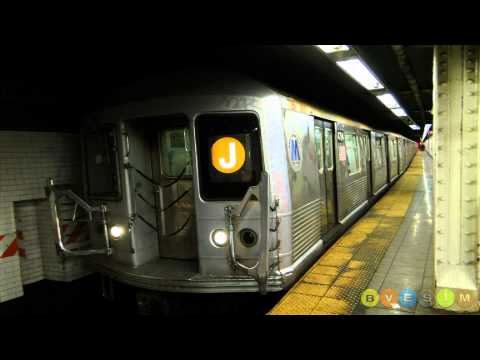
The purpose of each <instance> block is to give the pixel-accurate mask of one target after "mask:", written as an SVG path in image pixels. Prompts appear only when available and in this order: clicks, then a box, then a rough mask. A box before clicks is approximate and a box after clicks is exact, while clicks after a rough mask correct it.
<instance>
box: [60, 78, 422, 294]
mask: <svg viewBox="0 0 480 360" xmlns="http://www.w3.org/2000/svg"><path fill="white" fill-rule="evenodd" d="M185 80H186V81H185V82H183V83H182V81H181V80H179V79H178V78H177V79H176V81H175V83H171V82H170V83H169V82H168V81H165V82H162V83H160V84H158V87H159V88H160V89H161V91H160V94H159V95H156V96H153V97H151V98H149V99H148V100H138V101H131V102H129V103H125V104H122V105H118V106H114V107H111V108H108V109H105V110H104V111H102V112H99V113H96V114H94V115H92V116H90V117H89V118H88V119H86V121H85V124H84V129H83V132H82V139H83V155H84V161H83V163H84V185H85V192H84V194H83V196H84V198H85V199H86V202H87V203H89V204H94V205H91V206H97V207H96V209H98V208H100V205H101V204H103V205H104V209H105V211H104V212H103V213H102V216H103V222H102V218H101V217H100V216H99V214H97V215H94V216H93V217H92V218H91V220H92V221H91V222H90V238H91V241H92V246H94V247H96V248H101V247H102V246H104V245H103V244H106V247H108V249H107V250H108V251H105V253H106V254H100V255H99V254H96V255H93V256H91V257H90V259H92V260H93V262H94V264H95V265H96V266H97V268H98V270H99V271H100V272H102V273H103V274H105V275H107V276H109V277H111V278H112V279H115V280H117V281H120V282H124V283H127V284H130V285H133V286H136V287H139V288H146V289H152V290H160V291H172V292H256V291H260V292H268V291H279V290H282V289H285V288H287V287H289V286H290V285H291V284H292V283H293V282H294V281H295V280H297V279H298V278H299V276H301V274H302V273H303V272H304V271H305V270H306V268H307V267H308V266H309V265H310V264H312V262H313V261H315V260H316V259H317V258H318V256H319V254H320V253H321V251H322V250H324V249H325V247H326V246H327V245H328V244H329V243H331V242H332V241H334V240H335V239H336V238H338V236H339V235H340V234H341V233H342V232H344V231H345V230H346V229H347V228H348V227H349V226H350V225H351V224H352V223H353V222H354V221H355V220H356V219H357V218H358V216H360V214H361V213H362V211H364V210H365V209H367V207H368V206H369V205H371V204H372V203H373V202H374V201H376V200H377V199H378V197H379V196H380V195H381V193H382V192H383V191H385V190H386V188H387V187H388V185H389V184H391V183H392V182H393V181H395V179H397V178H398V177H399V176H400V175H401V174H402V173H403V172H404V171H405V170H406V169H407V167H408V165H409V164H410V161H411V160H412V157H413V155H414V153H415V143H414V142H412V141H410V140H408V139H406V138H404V137H402V136H400V135H397V134H392V133H384V132H381V131H377V130H374V129H371V128H369V127H368V126H365V125H363V124H361V123H359V122H355V121H352V120H349V119H346V118H343V117H341V116H339V115H336V114H333V113H330V112H328V111H324V110H321V109H318V108H315V107H312V106H309V105H307V104H304V103H302V102H299V101H296V100H294V99H292V98H289V97H286V96H284V95H282V94H280V93H278V92H276V91H274V90H272V89H270V88H268V87H266V86H264V85H262V84H259V83H257V82H255V81H251V80H247V79H244V78H241V77H236V76H233V75H229V76H228V77H227V76H226V75H225V76H217V77H208V76H206V75H205V76H204V78H203V79H199V80H198V81H195V80H193V79H192V78H187V79H185ZM232 139H234V140H232ZM234 143H235V144H237V145H234ZM222 144H223V145H222ZM222 146H223V147H222ZM235 146H238V148H235ZM215 147H217V148H215ZM242 149H243V150H242ZM215 151H217V153H215ZM222 151H223V152H222ZM242 151H243V152H242ZM222 154H223V158H222ZM242 156H243V157H242ZM216 157H217V158H216ZM219 159H220V160H219ZM219 161H220V163H221V164H222V161H223V165H224V168H223V170H222V168H219V166H220V165H218V162H219ZM215 164H217V165H215ZM223 165H222V166H223ZM236 165H239V166H240V168H239V169H236V167H237V166H236ZM219 169H220V170H219ZM112 227H116V229H117V230H118V231H117V232H118V234H113V235H112ZM114 235H115V236H114ZM60 238H61V234H60ZM99 252H100V251H99ZM73 253H74V251H72V252H71V254H72V255H73Z"/></svg>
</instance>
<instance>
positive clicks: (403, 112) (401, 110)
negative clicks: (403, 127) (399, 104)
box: [390, 108, 408, 117]
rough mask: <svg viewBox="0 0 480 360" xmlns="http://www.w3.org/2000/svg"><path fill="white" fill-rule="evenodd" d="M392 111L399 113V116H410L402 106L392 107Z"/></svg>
mask: <svg viewBox="0 0 480 360" xmlns="http://www.w3.org/2000/svg"><path fill="white" fill-rule="evenodd" d="M390 110H392V112H393V113H394V114H395V115H397V116H398V117H403V116H408V115H407V113H406V112H405V110H403V109H402V108H396V109H390Z"/></svg>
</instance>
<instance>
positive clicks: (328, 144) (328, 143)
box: [325, 128, 333, 170]
mask: <svg viewBox="0 0 480 360" xmlns="http://www.w3.org/2000/svg"><path fill="white" fill-rule="evenodd" d="M332 150H333V146H332V130H331V129H330V128H325V159H326V160H327V169H328V170H332V169H333V154H332Z"/></svg>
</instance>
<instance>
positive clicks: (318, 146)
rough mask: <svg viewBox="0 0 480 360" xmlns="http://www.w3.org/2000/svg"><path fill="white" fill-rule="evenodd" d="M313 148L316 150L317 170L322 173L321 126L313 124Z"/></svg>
mask: <svg viewBox="0 0 480 360" xmlns="http://www.w3.org/2000/svg"><path fill="white" fill-rule="evenodd" d="M315 149H316V150H317V161H318V170H319V171H320V173H323V143H322V128H321V127H320V126H315Z"/></svg>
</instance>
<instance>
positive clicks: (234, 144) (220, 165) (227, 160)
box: [211, 136, 245, 174]
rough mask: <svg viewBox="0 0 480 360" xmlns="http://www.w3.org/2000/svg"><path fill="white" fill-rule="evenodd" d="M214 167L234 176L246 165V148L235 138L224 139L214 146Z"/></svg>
mask: <svg viewBox="0 0 480 360" xmlns="http://www.w3.org/2000/svg"><path fill="white" fill-rule="evenodd" d="M211 150H212V165H213V167H214V168H215V169H217V170H218V171H220V172H221V173H224V174H232V173H234V172H237V171H238V170H240V169H241V167H242V166H243V165H244V164H245V147H244V146H243V144H242V143H241V142H240V141H238V140H237V139H235V138H233V137H228V136H227V137H223V138H221V139H218V140H217V141H215V143H214V144H213V145H212V148H211Z"/></svg>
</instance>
